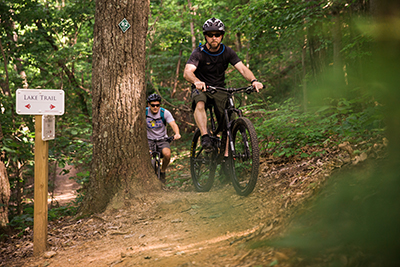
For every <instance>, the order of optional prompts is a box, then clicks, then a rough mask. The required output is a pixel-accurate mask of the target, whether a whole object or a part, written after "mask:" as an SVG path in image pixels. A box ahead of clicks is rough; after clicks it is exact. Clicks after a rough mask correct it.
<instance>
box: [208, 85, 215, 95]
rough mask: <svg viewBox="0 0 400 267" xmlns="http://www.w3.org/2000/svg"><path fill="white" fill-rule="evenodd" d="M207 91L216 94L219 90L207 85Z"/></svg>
mask: <svg viewBox="0 0 400 267" xmlns="http://www.w3.org/2000/svg"><path fill="white" fill-rule="evenodd" d="M207 92H210V93H211V94H215V93H216V92H217V89H215V88H214V87H212V86H207Z"/></svg>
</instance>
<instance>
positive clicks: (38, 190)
mask: <svg viewBox="0 0 400 267" xmlns="http://www.w3.org/2000/svg"><path fill="white" fill-rule="evenodd" d="M16 111H17V114H19V115H35V180H34V190H35V191H34V206H33V209H34V210H33V254H34V255H35V256H37V255H40V254H41V253H43V252H45V251H46V250H47V223H48V220H47V216H48V203H47V198H48V178H49V142H48V141H47V140H51V139H54V130H53V129H54V123H55V120H54V119H52V118H47V120H46V122H47V123H43V120H44V119H45V118H46V117H45V116H48V115H52V116H53V115H63V114H64V91H63V90H49V89H40V90H37V89H18V90H17V101H16ZM46 127H47V128H46Z"/></svg>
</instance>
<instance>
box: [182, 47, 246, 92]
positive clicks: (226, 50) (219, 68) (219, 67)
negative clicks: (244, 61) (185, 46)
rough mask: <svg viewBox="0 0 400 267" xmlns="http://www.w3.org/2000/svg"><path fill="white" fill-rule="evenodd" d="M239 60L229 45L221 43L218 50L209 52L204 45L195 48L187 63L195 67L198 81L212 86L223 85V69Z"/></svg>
mask: <svg viewBox="0 0 400 267" xmlns="http://www.w3.org/2000/svg"><path fill="white" fill-rule="evenodd" d="M238 62H240V59H239V57H238V55H237V54H236V53H235V51H233V50H232V49H231V48H230V47H228V46H225V45H223V44H221V46H220V48H219V50H218V52H215V53H212V52H210V51H209V50H208V49H207V48H206V46H205V45H203V46H200V47H198V48H196V49H195V50H194V51H193V52H192V54H191V55H190V58H189V60H188V61H187V64H193V65H195V66H196V67H197V69H196V70H195V72H194V74H195V75H196V77H197V78H199V79H200V81H202V82H205V83H206V84H207V85H212V86H220V87H224V86H225V70H226V69H227V68H228V65H229V63H231V65H232V66H234V65H236V64H237V63H238Z"/></svg>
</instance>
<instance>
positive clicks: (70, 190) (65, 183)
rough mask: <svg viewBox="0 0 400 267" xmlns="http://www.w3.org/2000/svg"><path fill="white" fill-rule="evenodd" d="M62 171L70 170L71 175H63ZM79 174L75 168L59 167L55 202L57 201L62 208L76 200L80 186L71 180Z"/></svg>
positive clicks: (55, 185) (55, 186)
mask: <svg viewBox="0 0 400 267" xmlns="http://www.w3.org/2000/svg"><path fill="white" fill-rule="evenodd" d="M62 169H66V170H68V171H69V173H66V174H62V173H61V171H62ZM77 172H78V171H77V170H76V169H75V168H74V167H73V166H66V167H65V168H60V167H58V166H57V169H56V174H57V175H56V178H55V181H54V195H53V198H54V199H53V200H54V201H57V202H58V204H59V205H60V206H65V205H66V204H67V203H69V202H71V201H73V200H74V199H75V197H76V190H78V189H79V184H78V183H77V182H75V180H73V179H70V177H73V176H75V175H76V173H77ZM60 173H61V174H60ZM49 201H51V199H49Z"/></svg>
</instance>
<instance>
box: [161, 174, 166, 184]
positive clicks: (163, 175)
mask: <svg viewBox="0 0 400 267" xmlns="http://www.w3.org/2000/svg"><path fill="white" fill-rule="evenodd" d="M160 181H161V182H162V183H163V184H165V182H167V179H165V172H160Z"/></svg>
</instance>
